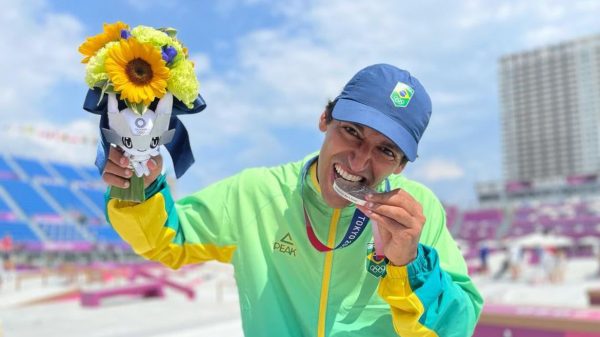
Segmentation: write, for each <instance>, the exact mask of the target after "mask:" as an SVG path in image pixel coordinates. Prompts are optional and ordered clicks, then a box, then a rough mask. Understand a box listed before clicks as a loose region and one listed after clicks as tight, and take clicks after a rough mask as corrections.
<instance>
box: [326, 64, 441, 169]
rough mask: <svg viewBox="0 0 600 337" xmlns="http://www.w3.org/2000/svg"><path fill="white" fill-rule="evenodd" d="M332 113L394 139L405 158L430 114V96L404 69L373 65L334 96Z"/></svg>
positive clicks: (412, 156) (413, 149)
mask: <svg viewBox="0 0 600 337" xmlns="http://www.w3.org/2000/svg"><path fill="white" fill-rule="evenodd" d="M336 100H337V102H336V104H335V107H334V108H333V112H332V116H333V118H335V119H337V120H342V121H347V122H353V123H359V124H362V125H365V126H368V127H370V128H372V129H374V130H376V131H378V132H380V133H381V134H383V135H384V136H386V137H388V138H389V139H390V140H391V141H393V142H394V143H395V144H396V145H397V146H398V147H399V148H400V150H402V152H404V155H405V156H406V158H408V160H410V161H414V160H415V159H416V158H417V147H418V145H419V140H420V139H421V136H422V135H423V132H425V129H426V128H427V124H428V123H429V117H431V99H430V98H429V95H428V94H427V92H426V91H425V88H423V86H422V85H421V83H420V82H419V80H417V79H416V78H414V77H413V76H411V75H410V73H409V72H408V71H406V70H402V69H399V68H396V67H394V66H392V65H389V64H375V65H372V66H368V67H366V68H364V69H362V70H360V71H359V72H358V73H356V75H354V77H352V79H350V81H349V82H348V83H347V84H346V86H345V87H344V89H343V90H342V93H341V94H340V95H339V96H338V97H337V98H336Z"/></svg>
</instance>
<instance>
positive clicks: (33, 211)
mask: <svg viewBox="0 0 600 337" xmlns="http://www.w3.org/2000/svg"><path fill="white" fill-rule="evenodd" d="M0 186H2V187H3V188H4V189H5V190H6V191H7V192H8V194H10V196H11V197H12V198H13V199H14V200H15V201H16V203H17V204H18V205H19V206H20V207H21V209H22V210H23V212H25V214H26V215H27V216H29V217H36V216H59V214H58V213H56V211H54V209H52V207H50V205H48V203H47V202H46V201H45V200H44V199H42V197H41V196H40V195H39V194H38V193H37V192H36V191H35V190H34V189H33V187H31V186H30V185H29V184H28V183H26V182H22V181H18V180H0Z"/></svg>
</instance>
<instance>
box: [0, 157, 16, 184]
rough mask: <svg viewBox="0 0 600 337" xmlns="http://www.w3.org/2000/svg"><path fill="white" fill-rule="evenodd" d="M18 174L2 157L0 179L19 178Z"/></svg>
mask: <svg viewBox="0 0 600 337" xmlns="http://www.w3.org/2000/svg"><path fill="white" fill-rule="evenodd" d="M17 178H18V176H17V174H16V173H15V172H14V171H13V169H12V168H11V167H10V166H8V164H7V163H6V161H5V160H4V158H2V157H0V180H1V179H17Z"/></svg>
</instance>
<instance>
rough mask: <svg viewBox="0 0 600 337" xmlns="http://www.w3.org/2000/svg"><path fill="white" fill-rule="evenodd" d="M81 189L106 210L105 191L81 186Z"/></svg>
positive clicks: (101, 208)
mask: <svg viewBox="0 0 600 337" xmlns="http://www.w3.org/2000/svg"><path fill="white" fill-rule="evenodd" d="M79 191H80V192H81V193H83V194H84V195H85V196H86V197H87V198H88V199H90V201H92V202H93V203H94V204H95V205H96V206H98V209H100V210H102V212H104V191H100V190H97V189H91V188H81V189H80V190H79Z"/></svg>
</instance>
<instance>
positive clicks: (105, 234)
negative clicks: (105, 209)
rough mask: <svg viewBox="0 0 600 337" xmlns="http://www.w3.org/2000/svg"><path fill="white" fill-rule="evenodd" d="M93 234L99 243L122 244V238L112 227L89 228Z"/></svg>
mask: <svg viewBox="0 0 600 337" xmlns="http://www.w3.org/2000/svg"><path fill="white" fill-rule="evenodd" d="M87 229H88V231H89V232H91V233H92V234H93V235H94V236H95V237H96V239H97V240H98V242H104V243H122V242H123V240H121V237H120V236H119V234H117V232H115V230H114V229H113V228H112V227H111V226H110V225H108V224H107V225H104V226H90V227H88V228H87Z"/></svg>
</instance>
